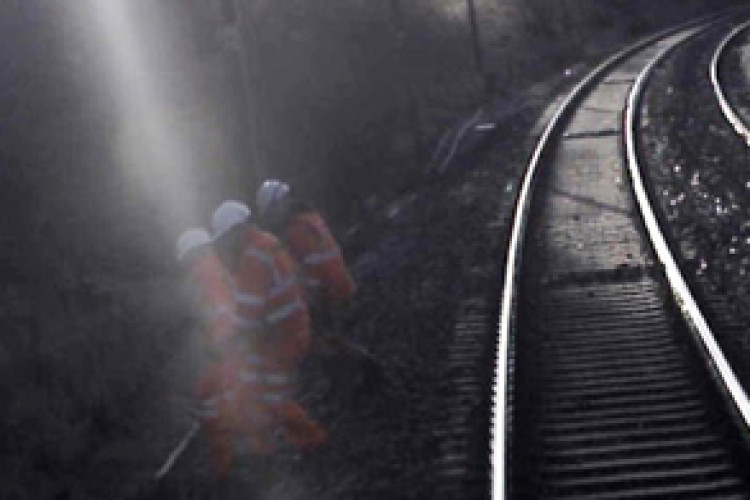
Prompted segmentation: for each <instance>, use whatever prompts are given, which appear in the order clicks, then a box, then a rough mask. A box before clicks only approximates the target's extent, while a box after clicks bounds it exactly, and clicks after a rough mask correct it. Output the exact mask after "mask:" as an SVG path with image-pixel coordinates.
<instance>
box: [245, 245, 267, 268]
mask: <svg viewBox="0 0 750 500" xmlns="http://www.w3.org/2000/svg"><path fill="white" fill-rule="evenodd" d="M245 255H246V256H248V257H255V258H256V259H258V260H260V261H263V262H264V263H266V264H268V265H269V266H272V265H273V257H272V256H270V255H268V254H267V253H266V252H264V251H262V250H258V249H257V248H255V247H250V248H248V249H247V250H245Z"/></svg>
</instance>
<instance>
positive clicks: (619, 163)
mask: <svg viewBox="0 0 750 500" xmlns="http://www.w3.org/2000/svg"><path fill="white" fill-rule="evenodd" d="M712 25H713V24H703V25H694V26H692V27H688V28H685V29H682V30H680V31H675V32H672V33H670V34H665V35H664V36H662V37H661V38H659V39H655V40H652V42H651V43H645V44H642V45H640V46H638V47H634V48H633V49H631V50H630V51H628V52H627V53H623V54H622V55H621V56H619V57H618V58H616V59H613V60H612V61H611V62H610V63H608V64H606V65H605V66H603V67H602V69H601V70H599V71H598V72H596V73H595V74H594V75H593V76H592V77H591V79H590V80H589V81H587V82H585V83H584V84H582V85H581V87H580V88H579V89H577V90H576V91H575V92H574V94H573V95H572V96H571V98H570V99H569V101H568V102H567V103H566V104H565V105H563V108H562V109H563V110H562V111H561V112H560V114H559V115H558V116H557V117H556V118H555V119H553V123H552V124H551V125H550V127H549V128H548V131H547V133H546V134H545V135H544V136H543V138H542V140H541V144H540V146H539V149H538V150H537V154H536V155H535V157H534V158H533V160H532V164H531V166H530V169H529V172H528V173H527V178H526V182H525V185H524V189H522V191H521V195H520V200H519V208H518V209H517V210H518V212H517V214H516V221H515V227H514V230H513V231H514V233H513V237H512V239H511V246H510V250H509V253H510V255H509V263H508V268H507V272H508V276H506V286H505V288H504V293H505V297H504V303H503V307H502V316H501V349H500V359H499V361H500V362H499V371H500V373H499V376H498V381H499V383H500V385H499V386H498V387H497V388H496V391H497V393H498V394H497V396H496V397H497V402H496V408H495V418H496V423H495V429H494V438H493V439H494V448H495V449H494V452H493V453H494V454H493V463H494V466H495V471H494V473H495V477H494V482H493V496H494V498H495V499H500V498H592V499H605V498H659V497H660V498H750V482H748V479H749V478H748V470H747V465H748V464H750V455H748V448H747V446H746V442H745V438H746V436H744V435H743V433H744V431H745V430H746V429H743V428H742V425H741V422H742V415H741V413H742V408H738V406H742V405H743V404H744V403H745V402H744V401H738V399H742V397H744V393H740V394H737V393H733V392H732V391H733V387H732V383H733V379H732V377H733V374H732V373H731V370H730V369H728V366H726V365H725V364H724V360H723V357H722V356H721V352H715V351H714V350H712V347H714V346H712V345H711V336H710V331H709V332H705V331H703V330H702V328H703V329H705V325H701V324H699V323H700V321H701V318H700V313H699V311H698V312H697V314H698V316H699V317H698V318H697V319H696V318H694V317H692V316H690V314H692V312H694V311H685V309H686V308H688V309H689V308H690V307H691V306H692V304H690V303H689V301H690V300H692V298H691V297H687V296H683V295H680V294H681V293H683V292H682V291H680V290H676V291H674V294H673V290H674V289H675V287H678V285H676V280H679V276H677V277H675V276H670V273H672V274H673V273H674V272H677V273H679V270H676V271H675V270H674V269H671V268H670V263H669V262H668V259H669V256H668V255H667V256H665V255H663V252H664V251H665V249H664V248H659V247H660V245H661V243H660V242H659V241H658V235H655V234H654V231H656V232H658V227H657V228H656V229H654V228H652V227H650V225H651V223H652V222H655V221H650V220H649V218H650V217H652V215H653V214H652V215H651V216H650V215H649V214H648V210H649V207H648V206H644V204H645V205H648V200H647V199H645V198H644V197H645V192H644V191H643V189H642V188H640V187H639V183H640V179H639V178H638V174H637V158H636V157H635V155H636V147H635V146H634V145H633V143H632V142H633V140H634V139H633V134H631V133H627V128H628V127H630V128H633V127H635V126H636V125H637V123H635V122H634V121H633V118H632V117H633V115H634V113H633V112H632V107H633V106H635V105H637V104H638V97H637V96H638V92H640V88H641V87H642V85H643V82H644V81H645V79H646V78H647V77H648V74H649V71H650V70H651V68H652V67H653V66H654V65H655V63H656V61H658V60H660V59H661V58H663V57H665V56H666V55H667V54H668V53H669V52H670V51H671V50H672V49H673V48H675V47H677V46H679V45H680V44H682V43H683V42H685V41H687V40H689V39H691V38H692V37H694V36H696V35H698V34H699V33H701V32H702V31H703V30H704V29H706V28H707V27H708V26H712ZM629 106H630V108H629ZM629 109H630V110H631V112H628V110H629ZM630 175H632V176H633V179H632V181H633V185H632V187H633V188H635V190H632V189H631V184H630V181H629V176H630ZM535 176H537V177H538V179H536V178H535ZM532 191H533V199H532V197H531V194H532ZM644 222H645V224H644ZM666 251H668V249H667V250H666ZM672 264H673V263H672ZM665 273H666V275H667V276H666V277H665ZM687 293H688V294H689V292H687ZM675 294H676V295H675ZM681 311H682V312H683V313H685V314H680V312H681ZM506 356H507V357H506ZM507 366H511V367H513V370H512V371H510V372H508V373H507V374H506V373H505V369H506V367H507ZM506 375H507V376H506ZM506 381H508V384H509V385H510V388H509V391H512V397H508V394H507V393H506V387H505V385H503V384H504V383H505V382H506ZM734 389H736V387H735V388H734ZM511 400H512V401H513V406H512V407H510V406H506V402H507V401H511ZM738 409H739V411H738ZM738 424H739V425H738Z"/></svg>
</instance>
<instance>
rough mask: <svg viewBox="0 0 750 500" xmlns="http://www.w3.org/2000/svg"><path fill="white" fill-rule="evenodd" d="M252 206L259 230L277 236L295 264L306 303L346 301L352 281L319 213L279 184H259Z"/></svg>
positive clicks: (349, 296) (279, 182) (285, 186)
mask: <svg viewBox="0 0 750 500" xmlns="http://www.w3.org/2000/svg"><path fill="white" fill-rule="evenodd" d="M255 203H256V206H257V208H258V212H259V214H260V219H261V221H262V224H263V227H264V228H265V229H266V230H268V231H270V232H272V233H273V234H275V235H277V236H278V237H279V238H280V239H281V240H282V241H283V242H284V243H285V244H286V246H287V247H288V248H289V252H290V253H291V254H292V256H293V257H294V258H295V259H296V260H297V262H298V263H299V265H300V267H301V269H300V276H301V279H302V280H303V282H304V284H305V287H306V289H307V294H308V296H309V299H310V300H312V301H320V302H323V303H325V305H327V306H332V305H333V306H336V305H341V304H343V303H345V302H347V301H348V300H350V299H351V298H352V296H353V295H354V292H355V289H356V287H355V285H354V280H353V279H352V276H351V274H350V273H349V269H347V267H346V263H345V262H344V258H343V256H342V254H341V249H340V248H339V245H338V243H336V240H335V239H334V237H333V235H332V234H331V231H330V229H329V228H328V224H326V222H325V220H324V219H323V216H322V215H321V213H320V212H319V211H317V210H315V209H313V208H312V207H311V206H309V205H308V204H306V203H304V202H301V201H299V200H295V199H293V198H292V197H291V196H290V189H289V185H288V184H286V183H285V182H282V181H279V180H267V181H265V182H263V184H262V185H261V186H260V187H259V188H258V192H257V194H256V197H255Z"/></svg>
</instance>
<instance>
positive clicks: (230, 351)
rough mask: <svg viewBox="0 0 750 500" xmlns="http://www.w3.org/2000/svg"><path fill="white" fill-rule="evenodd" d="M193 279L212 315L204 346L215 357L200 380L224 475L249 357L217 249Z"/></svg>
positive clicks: (204, 416)
mask: <svg viewBox="0 0 750 500" xmlns="http://www.w3.org/2000/svg"><path fill="white" fill-rule="evenodd" d="M190 277H191V279H192V281H193V282H194V283H195V285H196V286H197V287H198V289H199V290H200V293H201V298H202V301H203V305H204V307H205V308H206V309H207V313H208V327H207V328H206V329H205V333H204V335H203V338H202V344H203V347H204V349H205V350H206V352H208V353H209V355H210V359H209V362H208V364H207V365H206V366H205V368H204V370H203V373H202V374H201V377H200V380H199V382H198V388H197V396H198V400H199V401H200V417H201V421H202V425H203V429H204V431H205V432H206V434H207V437H208V443H209V448H210V451H211V457H212V463H213V466H214V470H215V472H216V474H217V475H218V476H223V475H225V474H226V472H227V471H228V469H229V466H230V464H231V462H232V457H233V455H234V436H235V433H237V432H240V431H242V423H243V422H242V420H241V410H240V408H239V406H238V399H237V395H238V393H240V392H241V391H240V386H239V384H240V383H241V380H240V372H241V369H242V363H243V359H242V356H241V355H238V353H237V351H236V349H234V347H235V345H236V344H237V343H238V340H239V339H238V337H237V335H236V330H235V304H234V291H233V287H232V285H231V282H230V279H229V275H228V273H227V271H226V269H225V268H224V265H223V264H222V263H221V260H220V259H219V258H218V256H217V255H216V253H215V252H214V251H213V250H212V249H208V250H207V251H206V252H205V253H204V254H203V255H201V256H199V257H197V258H196V260H195V261H193V262H192V263H191V268H190Z"/></svg>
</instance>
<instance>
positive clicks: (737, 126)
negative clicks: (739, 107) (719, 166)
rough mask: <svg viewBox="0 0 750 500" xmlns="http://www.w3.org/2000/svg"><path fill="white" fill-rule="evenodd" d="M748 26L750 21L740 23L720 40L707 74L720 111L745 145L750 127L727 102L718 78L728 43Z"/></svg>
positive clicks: (748, 138)
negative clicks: (749, 127)
mask: <svg viewBox="0 0 750 500" xmlns="http://www.w3.org/2000/svg"><path fill="white" fill-rule="evenodd" d="M748 27H750V21H747V22H745V23H742V24H740V25H739V26H737V27H736V28H735V29H733V30H732V31H731V32H730V33H729V34H728V35H727V36H726V37H725V38H724V39H723V40H722V41H721V43H720V44H719V45H718V47H717V48H716V52H714V55H713V57H712V58H711V64H710V66H709V70H708V74H709V78H710V79H711V85H712V86H713V89H714V94H716V100H717V101H718V103H719V108H721V113H722V114H723V115H724V118H725V119H726V120H727V121H728V122H729V124H730V125H731V126H732V128H733V129H734V131H735V132H737V134H738V135H739V136H740V137H742V140H743V141H745V144H746V145H747V146H750V129H748V126H747V124H745V122H744V121H743V120H742V118H740V116H739V114H738V113H737V112H736V111H735V110H734V108H733V107H732V105H731V104H730V103H729V98H728V97H727V95H726V92H724V88H723V87H722V85H721V79H720V78H719V66H720V64H721V60H722V57H723V55H724V53H725V51H726V48H727V46H729V44H730V43H731V42H732V41H733V40H734V39H735V38H737V36H739V34H740V33H742V32H743V31H745V30H746V29H747V28H748Z"/></svg>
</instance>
